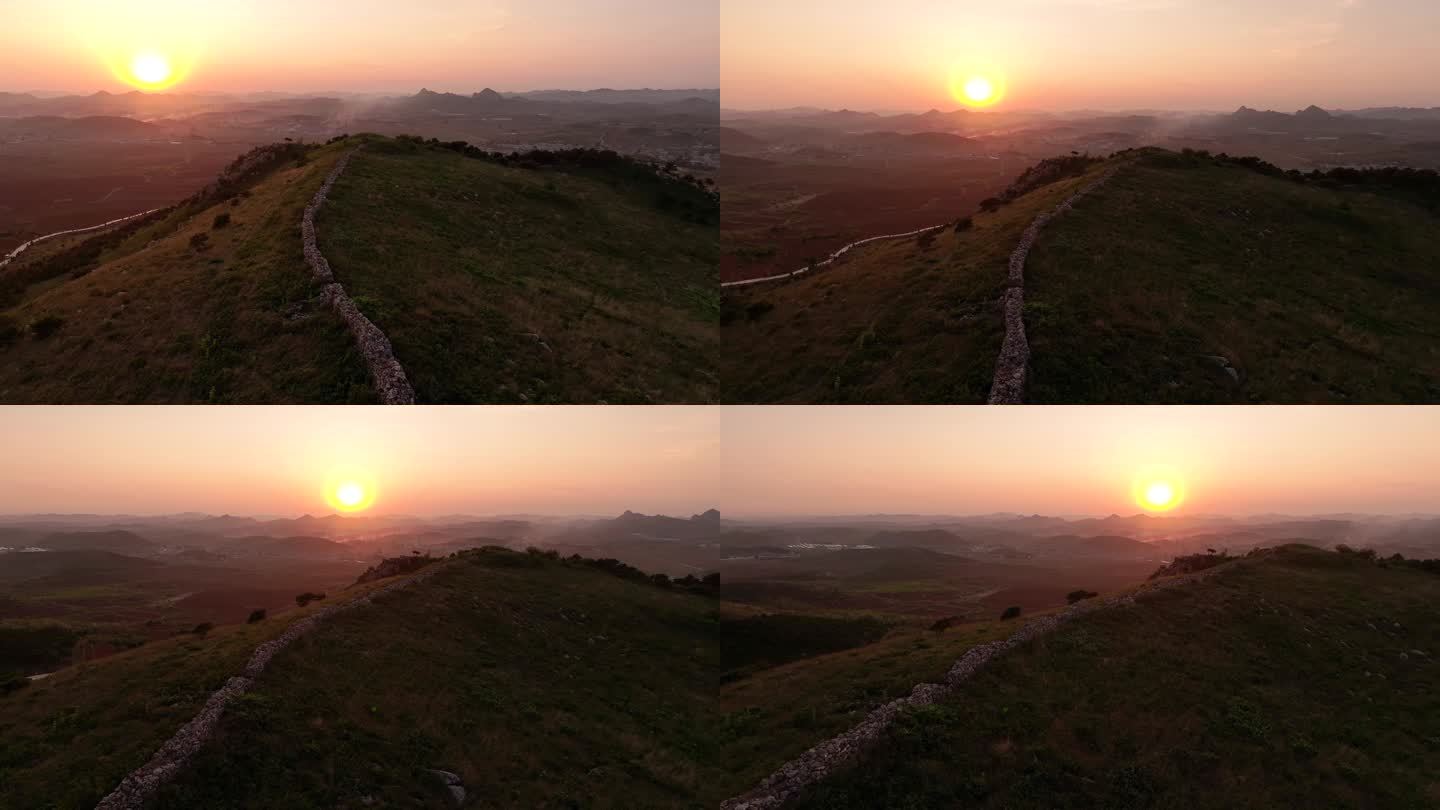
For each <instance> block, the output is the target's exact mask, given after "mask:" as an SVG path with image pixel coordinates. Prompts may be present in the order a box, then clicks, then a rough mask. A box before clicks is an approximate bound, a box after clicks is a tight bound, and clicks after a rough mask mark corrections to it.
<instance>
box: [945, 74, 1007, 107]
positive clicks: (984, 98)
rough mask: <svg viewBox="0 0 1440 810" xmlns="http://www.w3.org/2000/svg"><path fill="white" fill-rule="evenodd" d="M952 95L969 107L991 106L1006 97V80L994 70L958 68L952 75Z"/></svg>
mask: <svg viewBox="0 0 1440 810" xmlns="http://www.w3.org/2000/svg"><path fill="white" fill-rule="evenodd" d="M950 95H952V96H954V98H955V100H956V101H958V102H960V103H961V104H964V105H965V106H967V107H989V106H992V105H994V104H997V103H999V101H1000V100H1001V99H1003V98H1004V97H1005V80H1004V79H1003V78H1002V77H1001V75H1000V74H999V72H997V71H993V70H985V71H976V70H965V69H956V70H954V71H952V72H951V75H950Z"/></svg>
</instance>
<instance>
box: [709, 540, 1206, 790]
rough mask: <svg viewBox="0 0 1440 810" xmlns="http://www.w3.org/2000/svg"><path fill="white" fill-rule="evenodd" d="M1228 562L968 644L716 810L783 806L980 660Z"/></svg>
mask: <svg viewBox="0 0 1440 810" xmlns="http://www.w3.org/2000/svg"><path fill="white" fill-rule="evenodd" d="M1225 568H1228V566H1217V567H1215V568H1210V569H1207V570H1205V571H1201V572H1197V573H1194V574H1189V575H1186V576H1179V577H1174V578H1172V579H1166V580H1160V581H1151V582H1148V583H1146V584H1144V585H1141V586H1139V587H1138V588H1136V589H1135V590H1133V591H1130V592H1128V593H1124V594H1118V595H1116V596H1111V597H1107V598H1104V599H1091V600H1088V601H1085V602H1080V603H1078V604H1075V605H1071V606H1070V607H1069V608H1067V609H1065V610H1063V611H1061V612H1059V613H1053V614H1050V615H1046V616H1040V617H1038V618H1035V619H1032V620H1030V621H1029V622H1026V623H1025V625H1024V626H1023V627H1021V628H1020V629H1019V630H1017V631H1016V632H1015V633H1014V634H1013V635H1011V636H1010V637H1009V638H1007V639H1004V640H1003V641H992V642H990V643H988V644H980V645H977V646H975V647H972V648H971V649H970V650H969V651H968V652H966V653H965V655H963V656H961V657H960V659H959V660H957V661H956V662H955V663H954V665H952V666H951V667H950V670H949V671H948V672H947V673H946V674H945V680H944V682H943V683H922V684H918V685H916V686H915V688H914V689H912V690H910V694H909V695H906V696H905V697H902V698H899V699H898V700H892V701H890V702H889V703H886V704H884V705H883V706H880V707H879V708H876V709H874V710H873V711H871V712H870V714H868V715H866V717H865V719H864V720H862V721H861V722H860V724H859V725H857V726H855V727H854V728H852V729H850V730H849V731H846V732H845V733H843V734H840V735H838V736H836V737H832V738H830V739H828V740H825V741H824V742H821V743H820V744H819V745H816V746H815V747H813V748H811V749H810V750H808V751H806V752H805V753H803V754H801V755H800V756H798V757H796V758H795V759H793V760H791V761H790V762H787V763H785V764H784V765H782V766H781V767H780V769H779V770H777V771H776V772H775V773H773V774H771V775H770V776H768V777H766V778H765V779H764V780H763V781H762V782H761V783H760V784H759V786H757V787H756V788H755V789H754V790H751V791H750V792H749V793H746V794H744V795H743V796H738V797H736V798H733V799H729V800H728V801H724V802H721V803H720V808H721V810H774V808H779V807H783V806H785V804H786V803H787V802H789V801H790V800H791V799H793V798H795V797H796V796H798V795H799V794H800V793H801V792H802V791H804V790H805V789H806V788H809V787H811V786H812V785H815V784H817V783H819V782H820V781H821V780H823V779H825V778H827V777H829V776H830V775H831V774H834V773H836V772H837V771H839V770H840V769H842V768H844V767H847V766H848V765H850V764H851V763H853V762H854V761H855V760H856V759H858V758H859V757H860V755H861V754H863V753H864V752H865V751H867V750H868V749H869V748H871V747H872V746H873V745H875V743H877V742H879V741H880V739H881V737H882V736H883V735H884V733H885V732H886V731H887V730H888V729H889V728H890V726H891V725H892V724H894V722H895V720H896V719H897V718H898V717H899V716H900V715H901V714H902V713H904V712H905V711H908V710H910V709H916V708H920V707H922V706H929V705H932V704H934V703H938V702H939V701H941V700H943V699H945V698H947V697H949V696H951V695H952V694H954V693H955V692H957V691H958V690H959V689H960V688H961V686H963V685H964V683H965V682H966V681H968V680H969V679H970V678H972V677H974V675H975V673H977V672H979V671H980V670H981V669H983V668H984V667H985V665H986V664H988V663H990V661H992V660H994V659H995V658H997V657H999V656H1000V655H1003V654H1004V653H1006V652H1008V651H1010V650H1013V649H1015V648H1016V647H1019V646H1021V645H1023V644H1027V643H1029V642H1030V641H1033V640H1034V639H1036V638H1039V637H1040V636H1042V635H1045V634H1047V633H1051V632H1054V631H1055V630H1056V628H1058V627H1059V626H1060V625H1062V624H1064V623H1066V622H1069V621H1073V620H1074V619H1077V618H1079V617H1081V616H1084V615H1086V614H1088V613H1093V612H1094V611H1097V610H1104V609H1106V608H1113V607H1119V606H1121V605H1131V604H1134V603H1135V601H1136V600H1137V599H1143V598H1145V597H1146V596H1149V595H1150V594H1152V593H1155V592H1157V591H1159V590H1162V589H1167V588H1173V587H1176V586H1179V585H1186V584H1189V583H1191V582H1195V581H1196V580H1199V579H1202V578H1204V577H1207V576H1210V575H1211V574H1214V573H1215V572H1217V571H1221V570H1224V569H1225Z"/></svg>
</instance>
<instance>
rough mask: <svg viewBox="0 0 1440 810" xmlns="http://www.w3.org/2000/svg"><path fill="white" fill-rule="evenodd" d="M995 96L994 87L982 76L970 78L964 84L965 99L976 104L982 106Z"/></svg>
mask: <svg viewBox="0 0 1440 810" xmlns="http://www.w3.org/2000/svg"><path fill="white" fill-rule="evenodd" d="M993 95H995V85H993V84H991V83H990V80H989V79H987V78H985V77H984V76H972V77H970V79H968V80H967V81H966V82H965V97H966V98H968V99H970V100H971V101H973V102H975V103H977V104H984V103H985V102H987V101H989V100H990V97H991V96H993Z"/></svg>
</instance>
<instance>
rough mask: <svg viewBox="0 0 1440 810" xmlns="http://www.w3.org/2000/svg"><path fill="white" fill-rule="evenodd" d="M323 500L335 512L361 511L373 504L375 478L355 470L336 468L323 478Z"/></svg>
mask: <svg viewBox="0 0 1440 810" xmlns="http://www.w3.org/2000/svg"><path fill="white" fill-rule="evenodd" d="M324 494H325V502H326V503H327V504H329V505H330V508H331V509H334V510H335V511H337V512H363V511H365V510H366V509H369V508H370V507H371V506H374V505H375V497H376V494H377V493H376V486H375V480H374V479H373V478H371V477H370V476H367V475H364V474H362V473H359V472H357V471H355V470H336V471H334V472H332V473H331V474H330V475H329V476H327V477H326V479H325V489H324Z"/></svg>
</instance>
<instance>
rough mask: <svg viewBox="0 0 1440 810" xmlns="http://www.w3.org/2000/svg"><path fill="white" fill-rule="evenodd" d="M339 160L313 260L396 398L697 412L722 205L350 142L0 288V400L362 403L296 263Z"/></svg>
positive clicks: (112, 235) (561, 169)
mask: <svg viewBox="0 0 1440 810" xmlns="http://www.w3.org/2000/svg"><path fill="white" fill-rule="evenodd" d="M360 147H363V149H360V151H358V152H356V150H357V149H358V148H360ZM347 155H351V156H352V158H351V160H350V161H349V163H348V164H346V169H345V171H344V173H343V174H341V175H340V176H339V177H338V178H335V179H334V186H333V189H331V191H330V193H329V200H328V202H327V203H326V204H325V206H324V208H323V209H321V210H320V212H319V213H318V215H317V216H316V219H317V228H318V232H319V236H318V247H319V249H320V251H321V252H322V254H323V255H324V257H325V258H328V259H329V262H330V266H331V268H332V269H333V271H334V279H335V281H338V282H339V283H340V284H341V285H343V288H344V291H345V292H346V293H348V297H349V298H350V299H351V300H352V301H353V303H354V306H355V310H356V312H358V314H359V315H360V316H362V317H363V318H365V319H368V320H369V321H370V322H371V323H373V324H375V325H378V327H379V329H380V330H382V332H383V333H381V334H379V339H381V340H383V339H385V338H387V337H388V340H389V342H390V343H392V344H393V347H394V356H395V359H396V360H398V362H399V364H400V365H401V366H402V367H403V369H404V371H405V372H406V373H407V374H408V377H409V379H410V382H411V383H412V384H413V387H414V389H415V398H416V399H417V401H419V402H431V403H441V402H443V403H460V402H474V403H482V402H512V403H519V402H537V403H545V402H586V403H590V402H615V403H621V402H707V401H712V400H714V399H716V398H718V389H717V385H718V383H717V381H716V379H715V375H714V374H713V368H714V363H715V361H714V356H713V353H714V350H715V348H716V341H717V335H716V332H717V330H716V325H715V323H716V318H717V317H718V308H719V305H718V293H717V291H716V287H715V264H716V261H717V256H718V216H719V213H718V211H719V206H718V203H717V202H716V200H715V199H714V197H713V196H712V195H711V194H709V193H708V192H706V191H705V190H703V189H702V188H700V187H699V183H698V181H692V180H687V179H684V178H679V177H675V176H672V175H670V174H666V173H665V172H663V171H657V170H655V169H653V168H652V167H649V166H646V165H643V164H639V163H636V162H634V161H631V160H629V159H626V158H622V157H619V156H618V155H615V154H613V153H606V152H595V151H583V150H581V151H574V152H532V153H527V154H525V155H523V156H513V157H511V156H501V155H496V154H491V153H485V152H482V151H481V150H478V149H474V148H468V147H466V146H465V145H464V144H446V145H441V144H439V143H438V142H434V141H430V142H425V141H421V140H420V139H418V138H401V139H390V138H383V137H379V136H356V137H346V138H340V139H336V140H334V141H332V142H331V143H329V144H327V145H321V146H312V145H304V144H277V145H274V146H271V147H263V148H260V149H257V150H255V151H253V152H251V153H249V154H247V155H245V156H243V157H242V158H240V159H239V160H237V161H236V163H235V164H234V165H232V166H231V167H230V168H229V169H227V170H226V171H225V172H224V173H223V174H222V175H221V177H220V178H218V179H217V180H216V182H214V183H213V184H211V185H210V186H209V187H207V188H206V189H204V190H202V191H201V192H199V193H197V194H195V195H194V196H193V197H191V198H190V199H188V200H187V201H185V202H183V203H181V204H179V205H177V206H174V207H172V208H169V209H165V210H162V211H159V212H156V213H154V214H151V215H149V216H147V217H143V218H140V219H136V220H132V221H131V222H128V223H125V224H124V225H121V226H117V227H116V228H113V229H110V230H107V231H104V232H102V233H100V234H99V235H97V236H94V237H92V238H91V239H88V240H85V241H83V242H81V243H79V244H77V245H74V246H71V247H67V248H66V249H63V250H58V251H54V252H52V254H51V255H47V256H45V257H44V258H40V259H36V260H35V261H33V262H28V263H17V264H16V266H15V267H13V268H7V269H6V270H5V271H3V272H0V402H13V403H26V402H43V403H67V402H87V403H111V402H114V403H193V402H220V403H223V402H229V403H345V402H357V403H364V402H374V401H377V400H378V399H380V398H381V397H380V394H377V390H376V388H375V386H374V384H373V381H372V378H371V373H370V371H369V368H370V366H368V365H367V359H368V361H369V362H372V363H373V357H372V353H373V344H374V342H375V340H374V338H371V337H369V336H367V337H365V338H363V340H362V343H361V344H359V345H357V340H356V339H355V338H354V337H352V335H351V333H350V330H348V329H347V322H348V323H351V324H353V323H355V319H354V317H353V316H354V313H349V312H346V311H345V310H344V309H343V308H341V309H340V310H339V311H338V313H337V311H336V310H333V309H332V307H331V306H330V301H332V300H335V299H333V296H332V292H331V290H330V288H327V287H324V286H323V285H322V283H321V281H319V280H317V277H316V276H315V275H314V274H312V271H311V268H309V267H307V265H306V255H305V253H304V251H303V250H302V238H301V237H302V234H301V220H302V215H303V214H304V213H305V211H306V210H307V205H308V204H310V203H311V202H312V200H314V199H315V198H316V195H317V191H320V190H321V189H322V186H325V187H326V188H329V186H326V183H327V180H329V179H331V178H330V175H331V173H332V172H333V171H334V170H335V169H336V167H337V165H338V164H339V163H340V161H341V159H342V158H343V157H345V156H347ZM337 306H339V304H338V303H337ZM342 316H343V317H344V318H345V320H342ZM355 328H357V329H358V327H355ZM387 390H388V388H387Z"/></svg>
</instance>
